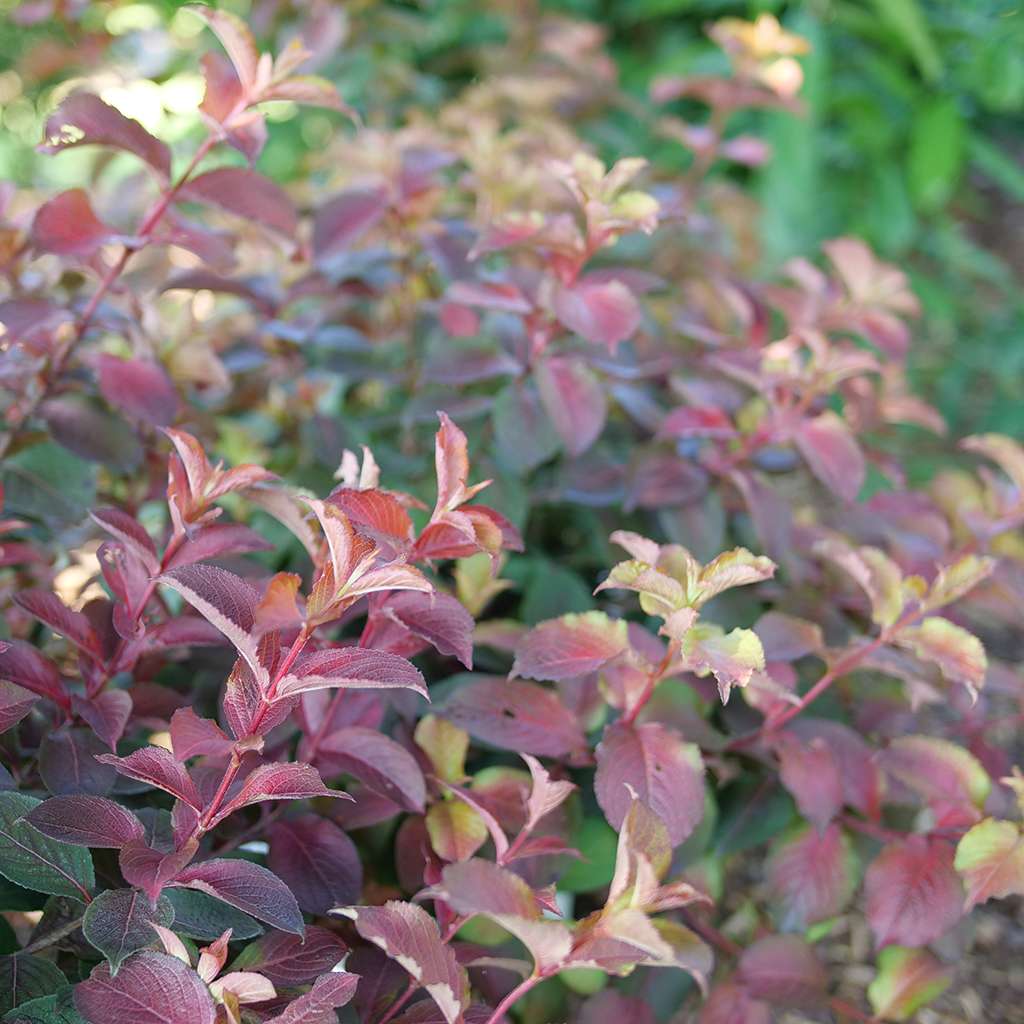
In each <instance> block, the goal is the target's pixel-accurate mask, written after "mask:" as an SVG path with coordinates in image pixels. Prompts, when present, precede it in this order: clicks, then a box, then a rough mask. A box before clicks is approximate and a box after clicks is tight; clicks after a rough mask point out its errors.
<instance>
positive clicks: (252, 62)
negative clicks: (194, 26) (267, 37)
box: [188, 4, 260, 89]
mask: <svg viewBox="0 0 1024 1024" xmlns="http://www.w3.org/2000/svg"><path fill="white" fill-rule="evenodd" d="M188 9H189V10H190V11H191V12H192V13H193V14H197V15H198V16H199V17H200V18H202V19H203V21H205V22H206V24H207V25H209V26H210V28H211V30H212V31H213V33H214V35H216V36H217V38H218V39H219V40H220V43H221V46H223V47H224V49H225V51H226V52H227V55H228V56H229V57H230V58H231V63H232V64H233V65H234V68H235V72H236V74H237V75H238V80H239V81H240V82H241V83H242V85H243V87H245V88H246V89H248V88H250V87H251V86H252V85H253V84H254V83H255V81H256V67H257V64H258V63H259V59H260V53H259V50H258V49H257V47H256V40H255V39H254V38H253V34H252V32H251V31H250V29H249V26H248V25H246V23H245V22H244V21H242V19H241V18H239V17H238V16H237V15H235V14H231V13H230V12H229V11H221V10H217V9H215V8H213V7H201V6H199V5H198V4H196V5H190V6H189V8H188Z"/></svg>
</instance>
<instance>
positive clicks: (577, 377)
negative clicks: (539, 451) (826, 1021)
mask: <svg viewBox="0 0 1024 1024" xmlns="http://www.w3.org/2000/svg"><path fill="white" fill-rule="evenodd" d="M534 379H535V380H536V381H537V390H538V391H539V393H540V398H541V401H542V402H543V404H544V408H545V410H546V411H547V414H548V416H549V417H550V418H551V422H552V423H553V424H554V426H555V430H557V431H558V436H559V437H560V438H561V439H562V444H563V446H564V447H565V450H566V451H567V452H568V453H569V454H570V455H572V456H577V455H582V454H583V453H584V452H585V451H586V450H587V449H588V448H589V447H590V446H591V445H592V444H593V443H594V442H595V441H596V440H597V439H598V437H599V436H600V434H601V431H602V430H603V429H604V423H605V419H606V417H607V415H608V399H607V397H606V395H605V390H604V388H603V387H602V386H601V382H600V381H599V380H598V379H597V377H596V376H595V375H594V372H593V371H592V370H591V369H590V367H589V366H587V364H586V363H585V362H584V361H583V360H582V359H579V358H577V357H575V356H552V357H550V358H549V359H545V360H544V361H543V362H541V363H539V364H538V365H537V367H536V369H535V370H534Z"/></svg>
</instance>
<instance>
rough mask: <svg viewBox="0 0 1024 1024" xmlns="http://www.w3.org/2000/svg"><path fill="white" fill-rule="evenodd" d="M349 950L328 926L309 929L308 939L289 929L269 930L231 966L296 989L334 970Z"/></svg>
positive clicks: (283, 986) (235, 969) (234, 969)
mask: <svg viewBox="0 0 1024 1024" xmlns="http://www.w3.org/2000/svg"><path fill="white" fill-rule="evenodd" d="M347 952H348V947H347V946H346V945H345V943H344V942H342V941H341V939H340V938H339V937H338V936H337V935H335V934H334V932H330V931H328V930H327V929H326V928H317V927H311V928H307V929H306V937H305V940H303V939H302V938H300V937H299V936H298V935H289V934H288V933H287V932H268V933H267V934H266V935H264V936H263V937H262V938H260V939H258V940H257V941H256V942H253V943H251V944H250V945H248V946H246V947H245V949H243V950H242V952H241V953H239V954H238V956H237V957H236V958H235V961H234V962H233V963H232V964H231V967H230V969H231V970H232V971H258V972H259V973H260V974H262V975H263V976H264V977H265V978H267V979H268V980H269V981H270V982H271V983H272V984H274V985H280V986H281V987H282V988H295V987H296V986H297V985H305V984H308V983H309V982H311V981H312V980H313V979H314V978H317V977H319V976H320V975H321V974H324V973H325V972H326V971H330V970H332V969H333V968H334V967H336V966H337V965H338V964H339V963H340V962H341V961H342V960H343V959H344V957H345V954H346V953H347Z"/></svg>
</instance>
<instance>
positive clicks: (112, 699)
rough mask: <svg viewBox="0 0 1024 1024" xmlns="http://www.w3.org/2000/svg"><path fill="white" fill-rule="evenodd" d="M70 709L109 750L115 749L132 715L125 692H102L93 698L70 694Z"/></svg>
mask: <svg viewBox="0 0 1024 1024" xmlns="http://www.w3.org/2000/svg"><path fill="white" fill-rule="evenodd" d="M71 707H72V710H73V711H74V712H75V714H76V715H78V716H79V717H80V718H81V719H82V720H83V721H85V722H88V723H89V725H90V726H91V727H92V731H93V732H94V733H96V735H97V736H98V737H99V738H100V739H101V740H103V742H104V743H106V745H107V746H108V747H110V749H111V750H116V749H117V741H118V740H119V739H120V738H121V736H122V735H123V734H124V727H125V726H126V725H127V724H128V719H129V718H130V717H131V713H132V698H131V695H130V694H129V693H128V691H127V690H104V691H103V692H102V693H98V694H96V696H95V697H79V696H78V695H77V694H72V697H71Z"/></svg>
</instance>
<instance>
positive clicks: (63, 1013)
mask: <svg viewBox="0 0 1024 1024" xmlns="http://www.w3.org/2000/svg"><path fill="white" fill-rule="evenodd" d="M4 1024H86V1021H85V1018H84V1017H83V1016H82V1015H81V1014H80V1013H79V1012H78V1011H77V1010H76V1009H75V1002H74V993H73V991H72V989H70V988H68V989H65V990H64V991H63V992H56V993H54V994H53V995H49V996H40V997H39V998H38V999H29V1000H28V1001H27V1002H24V1003H22V1004H21V1005H20V1006H19V1007H18V1008H17V1009H16V1010H11V1012H10V1013H8V1014H7V1015H6V1016H5V1017H4Z"/></svg>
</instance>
